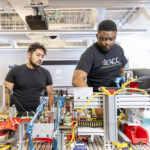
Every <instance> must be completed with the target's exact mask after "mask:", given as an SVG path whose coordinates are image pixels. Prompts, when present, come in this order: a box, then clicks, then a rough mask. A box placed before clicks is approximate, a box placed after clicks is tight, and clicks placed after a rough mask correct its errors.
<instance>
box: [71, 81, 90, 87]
mask: <svg viewBox="0 0 150 150" xmlns="http://www.w3.org/2000/svg"><path fill="white" fill-rule="evenodd" d="M72 84H73V86H74V87H88V85H87V83H86V82H85V81H84V80H76V81H75V80H73V82H72Z"/></svg>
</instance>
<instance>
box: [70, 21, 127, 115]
mask: <svg viewBox="0 0 150 150" xmlns="http://www.w3.org/2000/svg"><path fill="white" fill-rule="evenodd" d="M116 35H117V26H116V24H115V23H114V22H113V21H111V20H104V21H102V22H101V23H100V24H99V26H98V33H97V34H96V36H97V42H96V43H94V44H93V45H91V46H90V47H88V48H87V50H86V51H85V52H84V53H83V54H82V56H81V57H80V60H79V62H78V65H77V67H76V69H75V71H74V75H73V80H72V84H73V86H75V87H88V86H90V87H93V88H94V91H97V90H98V87H100V86H106V87H114V86H116V85H115V81H114V80H115V78H116V77H120V76H123V75H124V69H125V65H126V63H127V60H126V57H125V56H124V52H123V49H122V48H121V47H120V46H119V45H117V44H115V40H116ZM86 80H87V82H86ZM96 114H97V115H98V116H101V117H102V116H103V109H96Z"/></svg>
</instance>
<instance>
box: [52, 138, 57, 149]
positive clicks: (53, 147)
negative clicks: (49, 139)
mask: <svg viewBox="0 0 150 150" xmlns="http://www.w3.org/2000/svg"><path fill="white" fill-rule="evenodd" d="M52 150H57V140H56V139H53V145H52Z"/></svg>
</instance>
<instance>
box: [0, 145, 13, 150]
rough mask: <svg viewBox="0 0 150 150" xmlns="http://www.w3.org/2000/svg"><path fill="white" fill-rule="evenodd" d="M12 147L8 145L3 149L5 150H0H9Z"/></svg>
mask: <svg viewBox="0 0 150 150" xmlns="http://www.w3.org/2000/svg"><path fill="white" fill-rule="evenodd" d="M10 147H11V145H7V146H5V147H3V148H0V150H7V149H9V148H10Z"/></svg>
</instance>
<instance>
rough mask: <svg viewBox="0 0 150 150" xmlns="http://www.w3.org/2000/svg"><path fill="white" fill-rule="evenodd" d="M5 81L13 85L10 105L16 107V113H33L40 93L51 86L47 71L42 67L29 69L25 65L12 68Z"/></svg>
mask: <svg viewBox="0 0 150 150" xmlns="http://www.w3.org/2000/svg"><path fill="white" fill-rule="evenodd" d="M5 80H6V81H8V82H11V83H14V89H13V94H12V98H11V104H15V105H16V107H17V111H25V110H26V111H35V110H36V108H37V106H38V105H39V103H40V102H39V98H40V94H41V91H42V90H43V89H44V88H45V87H46V86H47V85H52V78H51V75H50V73H49V71H48V70H46V69H45V68H43V67H38V68H36V69H30V68H28V67H27V66H26V64H24V65H20V66H17V67H14V68H12V69H11V70H10V71H9V72H8V74H7V76H6V79H5ZM24 109H25V110H24Z"/></svg>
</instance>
